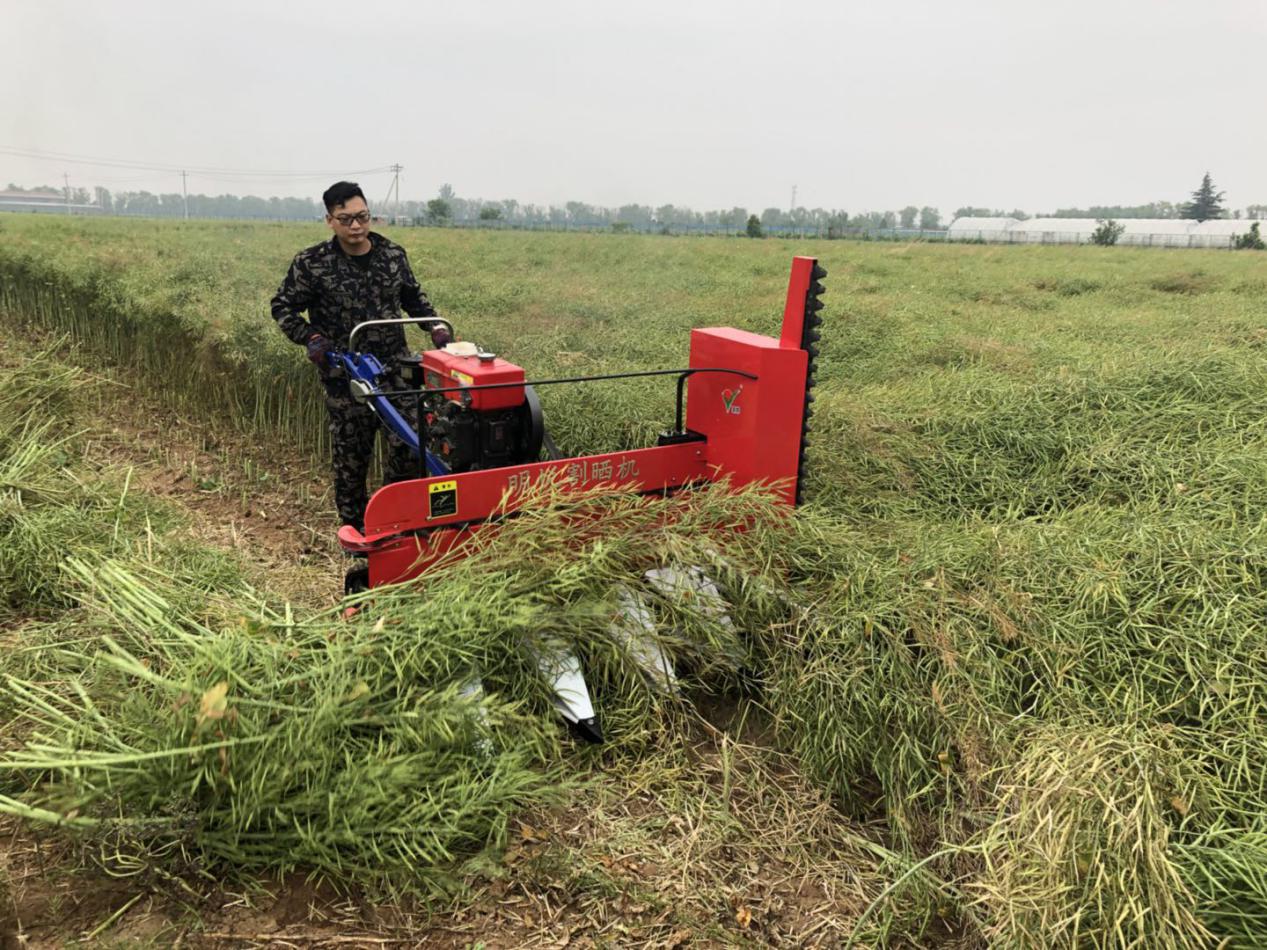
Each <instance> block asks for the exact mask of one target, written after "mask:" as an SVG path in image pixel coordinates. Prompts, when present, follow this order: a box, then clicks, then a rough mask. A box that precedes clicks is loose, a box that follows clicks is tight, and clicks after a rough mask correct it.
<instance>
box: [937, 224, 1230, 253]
mask: <svg viewBox="0 0 1267 950" xmlns="http://www.w3.org/2000/svg"><path fill="white" fill-rule="evenodd" d="M1114 220H1115V221H1116V222H1117V223H1118V224H1120V225H1123V226H1124V227H1125V229H1126V230H1124V231H1123V232H1122V234H1121V235H1120V236H1119V237H1118V239H1117V243H1118V244H1135V245H1141V246H1144V247H1215V248H1228V247H1231V246H1232V244H1233V239H1234V238H1235V237H1236V235H1238V234H1245V233H1247V232H1248V231H1249V228H1250V225H1252V224H1253V223H1254V222H1253V221H1245V220H1230V219H1220V220H1217V221H1201V222H1197V221H1190V220H1187V219H1184V218H1115V219H1114ZM1097 227H1099V221H1097V220H1096V219H1095V218H1030V219H1029V220H1028V221H1018V220H1017V219H1016V218H955V220H954V221H952V222H951V224H950V228H949V233H948V234H947V237H948V238H949V239H950V240H952V241H973V240H980V241H989V242H991V243H1005V244H1089V243H1091V234H1092V232H1094V231H1095V229H1096V228H1097Z"/></svg>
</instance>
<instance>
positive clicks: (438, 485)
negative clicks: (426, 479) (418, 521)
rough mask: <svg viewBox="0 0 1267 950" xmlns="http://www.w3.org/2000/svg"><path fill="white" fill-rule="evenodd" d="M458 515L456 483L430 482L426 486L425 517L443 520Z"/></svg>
mask: <svg viewBox="0 0 1267 950" xmlns="http://www.w3.org/2000/svg"><path fill="white" fill-rule="evenodd" d="M457 513H458V483H457V482H456V481H446V482H432V483H431V484H430V485H428V486H427V517H428V518H445V517H448V516H449V515H456V514H457Z"/></svg>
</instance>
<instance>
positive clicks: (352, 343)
mask: <svg viewBox="0 0 1267 950" xmlns="http://www.w3.org/2000/svg"><path fill="white" fill-rule="evenodd" d="M391 323H400V324H405V323H425V324H429V325H434V324H437V323H438V324H440V325H441V326H443V327H444V328H445V329H446V330H448V331H449V339H451V340H452V339H456V336H454V333H453V324H451V323H450V322H449V321H448V320H446V319H444V317H394V318H392V319H390V320H366V321H365V322H364V323H358V324H357V325H356V326H354V327H353V328H352V332H351V333H350V334H348V349H349V350H350V351H351V352H353V353H355V352H356V335H357V334H358V333H360V332H361V331H362V330H363V329H365V328H366V327H377V326H383V325H385V324H391Z"/></svg>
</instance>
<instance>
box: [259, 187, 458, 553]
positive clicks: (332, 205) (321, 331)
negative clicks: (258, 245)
mask: <svg viewBox="0 0 1267 950" xmlns="http://www.w3.org/2000/svg"><path fill="white" fill-rule="evenodd" d="M321 197H322V201H324V202H325V206H326V224H328V225H329V226H330V230H331V231H333V232H334V237H332V238H331V239H330V240H328V241H322V242H321V243H320V244H315V245H313V246H312V247H310V248H308V249H307V250H303V251H300V252H299V253H298V254H297V255H295V259H294V261H293V262H292V263H291V265H290V270H289V271H288V272H287V273H286V277H285V279H284V280H283V281H282V285H281V287H280V288H279V289H278V291H277V294H276V295H275V296H274V297H273V304H272V311H273V319H274V320H276V321H277V324H278V326H280V327H281V330H282V332H283V333H285V334H286V336H288V337H289V338H290V339H291V340H293V341H294V342H295V343H298V344H299V345H300V346H303V347H306V349H307V352H308V359H310V360H312V362H313V363H315V364H316V366H317V371H318V373H319V374H320V376H321V382H322V385H323V386H324V387H325V391H326V409H327V410H328V411H329V414H330V436H331V443H332V449H333V456H334V501H335V505H336V506H337V507H338V510H339V518H340V519H341V520H342V522H343V524H350V525H355V526H356V528H357V530H364V519H365V503H366V501H367V500H368V495H367V493H366V487H365V480H366V476H367V475H368V473H369V463H370V453H371V452H372V451H373V449H374V439H375V436H376V434H377V432H378V428H379V423H378V418H377V417H376V416H375V415H374V413H373V412H372V411H371V410H370V408H369V407H368V406H366V405H364V404H363V403H358V402H356V401H355V400H354V399H353V398H352V395H351V392H350V391H349V389H348V382H347V379H346V378H343V377H342V375H341V374H332V373H331V370H333V369H334V364H333V361H332V359H331V353H332V351H334V350H340V349H345V348H346V347H347V345H348V335H349V334H350V333H351V332H352V328H353V327H355V326H356V325H357V324H358V323H364V322H365V321H366V320H382V319H390V318H394V317H399V316H400V311H401V308H403V309H404V311H405V313H407V314H409V316H411V317H434V316H436V311H435V308H434V307H432V306H431V302H430V301H429V300H427V296H426V294H424V293H423V292H422V288H421V287H419V286H418V281H417V280H415V279H414V275H413V271H411V270H410V268H409V260H408V259H407V258H406V256H405V251H404V249H403V248H401V247H400V246H399V245H397V244H394V243H392V242H391V241H389V240H387V238H385V237H383V236H382V235H381V234H376V233H375V232H373V231H371V230H370V212H369V206H368V205H367V204H366V202H365V195H364V193H363V192H362V191H361V189H360V187H359V186H358V185H356V184H355V183H354V182H350V181H340V182H336V183H335V184H333V185H331V186H330V187H329V188H328V189H327V190H326V192H325V194H324V195H322V196H321ZM305 310H306V311H307V312H308V319H307V320H305V319H304V318H303V317H302V316H300V314H301V313H303V312H304V311H305ZM431 338H432V342H433V343H434V344H435V345H436V346H443V345H444V344H445V343H447V342H448V334H447V332H446V331H445V330H444V329H443V328H440V327H437V328H436V329H434V330H433V331H432V334H431ZM357 349H358V350H360V351H361V352H368V353H373V354H374V355H375V356H377V357H378V358H379V360H380V361H381V362H382V363H383V366H384V367H385V368H386V369H387V370H388V371H389V373H391V374H392V376H393V378H394V379H393V381H392V382H390V383H389V384H388V388H396V389H400V388H404V386H403V384H402V382H401V381H400V380H399V378H397V377H396V370H397V366H398V364H397V362H396V361H397V359H398V358H399V357H400V356H402V355H405V354H407V353H408V349H407V347H406V345H405V331H404V327H403V326H401V325H399V324H397V325H394V326H380V327H369V328H367V329H365V330H363V331H362V332H361V333H360V334H358V335H357ZM398 408H399V409H400V410H401V412H402V414H403V415H405V417H406V418H407V419H409V420H410V422H412V423H413V424H414V425H415V426H416V425H417V424H418V420H417V417H416V413H415V410H414V405H413V401H412V400H411V399H405V400H402V405H400V406H398ZM384 432H385V434H386V436H387V441H388V458H387V462H386V464H385V466H384V470H383V474H384V480H385V481H387V482H394V481H400V480H401V479H404V478H412V477H414V476H415V475H416V474H417V471H418V462H417V459H416V457H415V456H414V455H413V453H412V452H411V451H410V450H409V447H408V446H407V445H406V444H405V443H404V442H402V441H401V440H400V438H399V437H397V436H396V434H395V433H393V432H391V431H390V430H388V429H386V428H384Z"/></svg>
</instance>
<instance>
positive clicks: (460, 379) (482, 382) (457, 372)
mask: <svg viewBox="0 0 1267 950" xmlns="http://www.w3.org/2000/svg"><path fill="white" fill-rule="evenodd" d="M422 370H423V374H424V376H425V378H426V381H427V388H428V389H449V388H450V387H453V386H487V385H491V384H502V383H518V384H519V385H518V386H506V387H505V388H504V389H471V390H467V391H465V392H449V393H445V397H446V398H447V399H449V400H451V401H452V402H461V403H465V404H466V405H468V406H469V407H470V408H471V409H474V410H475V411H477V412H487V411H489V410H492V409H513V408H515V407H516V406H518V405H519V404H520V403H522V402H523V401H524V387H523V383H524V371H523V369H521V368H520V367H518V366H516V365H515V364H514V363H508V362H506V361H505V360H504V359H502V358H501V357H500V356H494V355H493V354H492V353H476V354H472V355H470V356H459V355H457V354H455V353H451V352H449V351H447V350H427V351H425V352H424V353H423V354H422Z"/></svg>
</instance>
